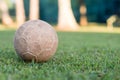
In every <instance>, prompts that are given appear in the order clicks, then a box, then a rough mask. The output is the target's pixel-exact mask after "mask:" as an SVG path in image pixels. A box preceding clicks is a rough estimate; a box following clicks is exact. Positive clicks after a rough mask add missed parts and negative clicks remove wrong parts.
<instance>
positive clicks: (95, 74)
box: [0, 31, 120, 80]
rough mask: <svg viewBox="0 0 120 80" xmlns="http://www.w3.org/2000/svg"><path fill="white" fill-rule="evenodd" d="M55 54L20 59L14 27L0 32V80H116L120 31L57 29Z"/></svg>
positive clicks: (119, 76)
mask: <svg viewBox="0 0 120 80" xmlns="http://www.w3.org/2000/svg"><path fill="white" fill-rule="evenodd" d="M58 36H59V46H58V50H57V52H56V54H55V56H54V57H53V58H52V59H51V60H49V61H48V62H45V63H34V62H31V63H27V62H24V61H22V60H21V59H20V58H19V57H18V56H17V55H16V53H15V51H14V48H13V37H14V31H1V32H0V80H120V34H112V33H82V32H58Z"/></svg>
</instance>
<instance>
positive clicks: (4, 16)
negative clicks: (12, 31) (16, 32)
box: [0, 0, 13, 25]
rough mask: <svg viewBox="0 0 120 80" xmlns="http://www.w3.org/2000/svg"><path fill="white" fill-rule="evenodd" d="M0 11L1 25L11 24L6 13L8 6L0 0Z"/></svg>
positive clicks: (10, 19) (11, 21)
mask: <svg viewBox="0 0 120 80" xmlns="http://www.w3.org/2000/svg"><path fill="white" fill-rule="evenodd" d="M0 10H1V12H2V23H3V24H5V25H10V24H13V20H12V18H11V17H10V15H9V12H8V6H7V4H6V2H5V1H4V0H0Z"/></svg>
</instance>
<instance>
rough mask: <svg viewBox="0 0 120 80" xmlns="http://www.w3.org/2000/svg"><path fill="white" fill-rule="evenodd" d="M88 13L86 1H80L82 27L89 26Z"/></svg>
mask: <svg viewBox="0 0 120 80" xmlns="http://www.w3.org/2000/svg"><path fill="white" fill-rule="evenodd" d="M86 13H87V9H86V5H85V2H84V0H80V15H81V17H80V25H81V26H86V25H87V24H88V21H87V16H86Z"/></svg>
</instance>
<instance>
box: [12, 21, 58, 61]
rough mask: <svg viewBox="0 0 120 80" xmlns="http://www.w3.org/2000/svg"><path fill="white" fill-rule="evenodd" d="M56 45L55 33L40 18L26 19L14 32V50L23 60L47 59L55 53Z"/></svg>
mask: <svg viewBox="0 0 120 80" xmlns="http://www.w3.org/2000/svg"><path fill="white" fill-rule="evenodd" d="M57 46H58V37H57V33H56V32H55V30H54V29H53V27H52V26H51V25H49V24H48V23H46V22H45V21H42V20H30V21H27V22H25V23H24V24H23V25H21V26H20V27H19V28H18V30H17V31H16V33H15V38H14V48H15V51H16V53H17V54H18V55H19V56H20V57H21V58H22V59H23V60H25V61H32V60H34V61H36V62H42V61H47V60H49V59H50V58H51V57H52V56H53V55H54V54H55V52H56V50H57Z"/></svg>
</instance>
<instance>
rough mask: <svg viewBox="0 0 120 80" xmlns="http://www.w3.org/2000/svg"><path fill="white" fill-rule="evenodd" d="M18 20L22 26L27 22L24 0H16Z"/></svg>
mask: <svg viewBox="0 0 120 80" xmlns="http://www.w3.org/2000/svg"><path fill="white" fill-rule="evenodd" d="M16 20H17V25H18V26H20V25H21V24H23V23H24V22H25V11H24V4H23V0H16Z"/></svg>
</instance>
